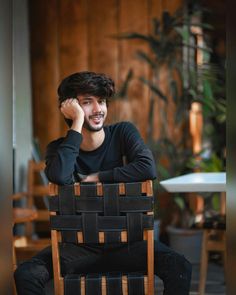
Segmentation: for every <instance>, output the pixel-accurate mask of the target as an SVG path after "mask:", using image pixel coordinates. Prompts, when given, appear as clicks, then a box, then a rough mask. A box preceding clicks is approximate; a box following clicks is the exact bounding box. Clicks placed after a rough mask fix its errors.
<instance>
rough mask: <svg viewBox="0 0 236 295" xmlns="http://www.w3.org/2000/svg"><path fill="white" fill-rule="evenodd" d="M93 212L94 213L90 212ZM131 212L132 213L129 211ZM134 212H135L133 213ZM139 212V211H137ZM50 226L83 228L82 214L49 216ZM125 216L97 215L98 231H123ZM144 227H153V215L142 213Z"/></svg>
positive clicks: (64, 228)
mask: <svg viewBox="0 0 236 295" xmlns="http://www.w3.org/2000/svg"><path fill="white" fill-rule="evenodd" d="M92 214H94V213H92ZM131 214H132V213H131ZM133 214H136V213H133ZM138 214H139V213H138ZM50 220H51V228H52V229H56V230H64V231H68V230H77V231H82V230H83V222H82V216H80V215H75V216H70V215H69V216H67V215H64V216H57V215H55V216H51V218H50ZM126 220H127V218H126V216H97V224H98V229H99V231H105V232H106V231H109V232H111V231H123V230H126V229H127V222H126ZM142 224H143V228H144V229H152V228H153V215H142Z"/></svg>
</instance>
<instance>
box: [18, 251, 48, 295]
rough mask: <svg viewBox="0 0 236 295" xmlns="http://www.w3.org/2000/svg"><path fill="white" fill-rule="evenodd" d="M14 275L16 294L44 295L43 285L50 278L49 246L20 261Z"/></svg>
mask: <svg viewBox="0 0 236 295" xmlns="http://www.w3.org/2000/svg"><path fill="white" fill-rule="evenodd" d="M14 277H15V283H16V290H17V294H18V295H45V285H46V283H47V282H48V281H49V280H50V279H51V278H52V255H51V247H47V248H45V249H44V250H42V251H41V252H39V253H38V254H37V255H36V256H34V257H33V258H31V259H30V260H28V261H25V262H23V263H21V264H20V265H19V266H18V267H17V269H16V271H15V273H14Z"/></svg>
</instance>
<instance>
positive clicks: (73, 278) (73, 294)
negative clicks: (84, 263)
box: [64, 274, 81, 295]
mask: <svg viewBox="0 0 236 295" xmlns="http://www.w3.org/2000/svg"><path fill="white" fill-rule="evenodd" d="M64 295H81V287H80V275H75V274H74V275H66V276H65V277H64Z"/></svg>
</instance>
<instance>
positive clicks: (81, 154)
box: [45, 122, 156, 185]
mask: <svg viewBox="0 0 236 295" xmlns="http://www.w3.org/2000/svg"><path fill="white" fill-rule="evenodd" d="M104 131H105V139H104V141H103V143H102V145H101V146H99V147H98V148H97V149H95V150H93V151H83V150H82V149H80V145H81V142H82V135H81V134H80V133H79V132H76V131H74V130H69V131H68V132H67V135H66V137H64V138H59V139H57V140H55V141H52V142H51V143H50V144H49V145H48V146H47V152H46V169H45V172H46V175H47V177H48V179H49V181H51V182H53V183H57V184H60V185H66V184H71V183H73V182H79V181H81V180H82V179H83V177H84V176H86V175H89V174H92V173H99V175H98V177H99V180H100V181H101V182H134V181H144V180H147V179H154V178H156V165H155V162H154V159H153V156H152V153H151V151H150V150H149V149H148V148H147V146H146V145H145V144H144V142H143V140H142V138H141V137H140V134H139V132H138V130H137V129H136V128H135V126H134V125H133V124H131V123H129V122H121V123H117V124H114V125H109V126H105V127H104ZM124 157H125V159H126V164H125V165H124V163H123V162H124V161H123V160H124Z"/></svg>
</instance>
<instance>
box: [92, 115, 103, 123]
mask: <svg viewBox="0 0 236 295" xmlns="http://www.w3.org/2000/svg"><path fill="white" fill-rule="evenodd" d="M103 118H104V115H103V114H101V115H92V116H89V119H90V120H93V121H94V122H95V123H99V122H100V121H101V119H103Z"/></svg>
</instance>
